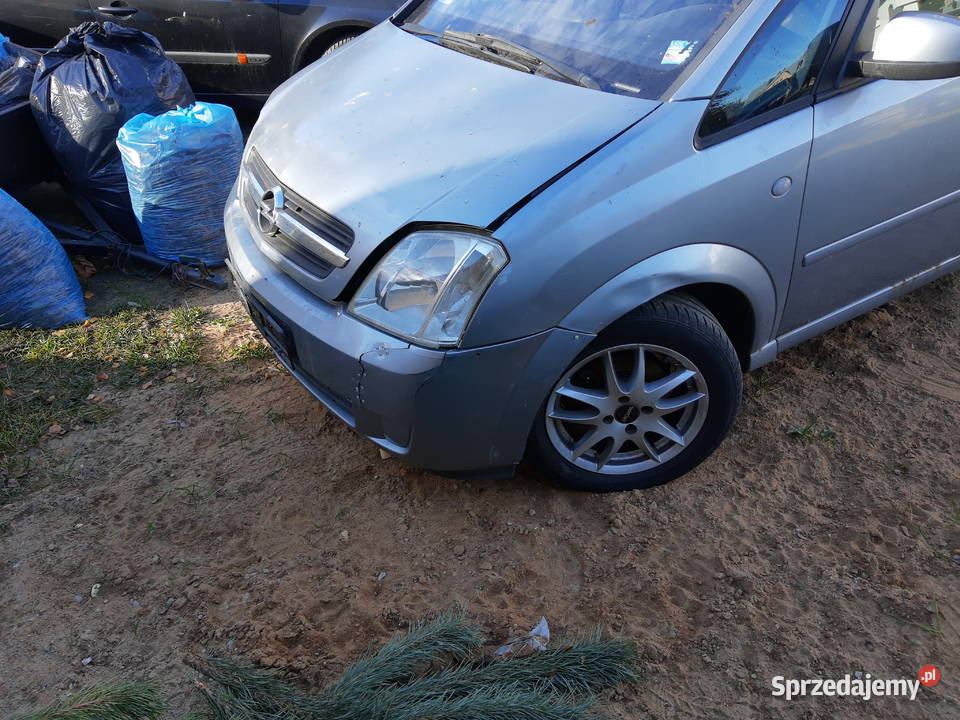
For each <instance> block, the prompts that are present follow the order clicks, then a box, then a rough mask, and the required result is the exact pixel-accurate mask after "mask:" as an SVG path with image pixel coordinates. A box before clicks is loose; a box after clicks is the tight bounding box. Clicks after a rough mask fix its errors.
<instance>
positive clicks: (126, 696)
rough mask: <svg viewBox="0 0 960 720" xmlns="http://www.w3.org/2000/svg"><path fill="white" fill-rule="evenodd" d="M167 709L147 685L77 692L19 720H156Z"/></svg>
mask: <svg viewBox="0 0 960 720" xmlns="http://www.w3.org/2000/svg"><path fill="white" fill-rule="evenodd" d="M166 709H167V704H166V703H165V702H164V701H163V700H161V699H160V695H159V693H157V690H156V688H155V687H153V686H152V685H150V684H149V683H123V684H121V685H111V686H110V687H102V688H100V687H92V688H87V689H86V690H80V691H79V692H76V693H74V694H73V695H71V696H69V697H68V698H67V699H66V700H63V701H61V702H59V703H57V704H56V705H53V706H52V707H49V708H47V709H46V710H41V711H40V712H35V713H31V714H30V715H24V716H23V717H21V718H19V719H18V720H157V719H158V718H159V717H161V716H162V715H163V713H164V712H165V711H166Z"/></svg>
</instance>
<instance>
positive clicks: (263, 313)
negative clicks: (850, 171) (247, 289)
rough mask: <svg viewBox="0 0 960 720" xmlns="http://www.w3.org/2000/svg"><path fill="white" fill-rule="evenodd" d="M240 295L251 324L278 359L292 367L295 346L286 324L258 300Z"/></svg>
mask: <svg viewBox="0 0 960 720" xmlns="http://www.w3.org/2000/svg"><path fill="white" fill-rule="evenodd" d="M241 295H242V297H243V301H244V305H246V306H247V312H248V313H249V314H250V319H251V320H253V324H254V325H256V326H257V329H258V330H259V331H260V334H261V335H263V337H264V339H265V340H266V341H267V343H268V344H269V345H270V347H271V348H273V351H274V352H275V353H276V354H277V355H278V356H279V357H280V359H281V360H282V361H283V362H284V363H285V364H287V365H289V366H291V367H292V366H293V363H294V361H295V360H296V357H297V354H296V346H295V345H294V342H293V338H292V337H291V335H290V331H289V330H288V329H287V327H286V325H284V324H283V323H282V322H280V321H279V320H277V319H276V318H275V317H273V315H272V314H270V311H269V310H267V309H266V308H265V307H264V306H263V305H262V304H261V303H260V301H259V300H257V299H256V298H254V297H251V296H249V295H246V294H241Z"/></svg>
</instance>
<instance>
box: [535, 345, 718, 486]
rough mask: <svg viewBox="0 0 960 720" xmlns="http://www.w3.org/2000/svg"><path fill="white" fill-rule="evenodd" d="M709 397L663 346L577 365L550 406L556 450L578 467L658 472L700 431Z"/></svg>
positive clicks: (689, 368) (622, 349)
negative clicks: (655, 468) (655, 469)
mask: <svg viewBox="0 0 960 720" xmlns="http://www.w3.org/2000/svg"><path fill="white" fill-rule="evenodd" d="M708 402H709V397H708V391H707V383H706V381H705V380H704V377H703V374H702V373H701V372H700V370H699V369H698V368H697V367H696V365H694V364H693V363H692V362H691V361H690V360H689V359H688V358H686V357H684V356H683V355H682V354H680V353H678V352H676V351H675V350H671V349H669V348H665V347H661V346H658V345H643V344H633V345H620V346H617V347H612V348H607V349H604V350H600V351H598V352H596V353H594V354H592V355H590V356H589V357H587V358H585V359H584V360H582V361H580V362H579V363H577V364H576V365H574V366H573V367H572V368H571V369H570V370H569V371H568V372H567V373H566V375H564V377H563V378H561V380H560V382H558V383H557V385H556V386H555V387H554V389H553V392H552V393H551V395H550V399H549V400H548V402H547V406H546V418H545V420H546V424H547V435H548V436H549V438H550V441H551V443H552V444H553V447H554V449H556V451H557V452H558V453H559V454H560V455H561V456H562V457H563V458H565V459H566V460H567V461H568V462H571V463H573V464H574V465H576V466H577V467H580V468H583V469H585V470H589V471H592V472H596V473H600V474H604V475H626V474H631V473H639V472H643V471H645V470H649V469H652V468H654V467H658V466H660V465H662V464H663V463H665V462H667V461H668V460H670V459H672V458H674V457H676V456H677V455H679V454H680V453H681V452H683V450H684V448H686V447H688V446H689V445H690V443H691V442H692V441H693V440H694V438H695V437H696V436H697V434H698V433H699V432H700V430H701V428H702V427H703V423H704V420H705V419H706V416H707V407H708Z"/></svg>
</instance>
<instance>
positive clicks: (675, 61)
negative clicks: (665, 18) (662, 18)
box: [660, 40, 697, 65]
mask: <svg viewBox="0 0 960 720" xmlns="http://www.w3.org/2000/svg"><path fill="white" fill-rule="evenodd" d="M696 44H697V43H696V42H695V41H694V42H691V41H690V40H673V41H672V42H671V43H670V46H669V47H668V48H667V51H666V52H665V53H664V54H663V60H661V61H660V64H661V65H682V64H683V63H685V62H686V61H687V58H689V57H690V54H691V53H692V52H693V48H694V46H695V45H696Z"/></svg>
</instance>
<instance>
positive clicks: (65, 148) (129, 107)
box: [30, 22, 194, 240]
mask: <svg viewBox="0 0 960 720" xmlns="http://www.w3.org/2000/svg"><path fill="white" fill-rule="evenodd" d="M193 101H194V97H193V92H192V91H191V90H190V84H189V83H188V82H187V78H186V76H185V75H184V74H183V71H182V70H181V69H180V66H178V65H177V64H176V63H175V62H174V61H173V60H171V59H170V58H168V57H167V56H166V55H165V54H164V52H163V49H162V48H161V47H160V43H159V42H158V41H157V39H156V38H155V37H153V36H152V35H148V34H147V33H145V32H141V31H140V30H136V29H134V28H129V27H121V26H120V25H117V24H115V23H110V22H107V23H102V24H101V23H96V22H87V23H84V24H83V25H80V26H78V27H75V28H72V29H71V30H70V32H69V33H68V34H67V36H66V37H65V38H63V40H61V41H60V42H59V43H57V45H56V47H54V48H52V49H51V50H48V51H47V52H46V53H44V54H43V56H42V57H41V58H40V62H39V64H38V66H37V73H36V75H35V76H34V80H33V87H32V89H31V92H30V102H31V105H32V107H33V114H34V117H35V118H36V120H37V125H38V126H39V128H40V132H41V133H42V134H43V137H44V139H45V140H46V141H47V145H49V146H50V149H51V150H52V151H53V154H54V156H55V157H56V158H57V162H59V163H60V167H62V168H63V171H64V173H66V175H67V178H68V179H69V180H70V181H71V183H72V184H73V185H74V186H75V187H76V189H77V190H79V191H80V194H81V195H82V196H83V197H85V198H86V199H87V200H89V201H90V202H91V203H92V204H93V206H94V207H95V208H96V209H97V210H98V211H99V212H100V214H101V215H103V217H104V219H105V220H106V221H107V222H108V223H109V224H110V227H112V228H113V229H114V230H115V231H116V232H118V233H120V234H121V235H124V236H126V237H127V238H129V239H130V240H136V239H137V234H138V233H137V222H136V220H135V219H134V217H133V212H132V211H131V209H130V196H129V195H128V194H127V179H126V177H124V174H123V163H122V162H121V161H120V153H119V152H117V132H119V130H120V128H121V127H123V124H124V123H125V122H127V121H128V120H129V119H130V118H132V117H134V116H135V115H139V114H140V113H150V114H152V115H159V114H160V113H164V112H166V111H167V110H173V109H174V108H177V107H186V106H188V105H190V104H191V103H192V102H193Z"/></svg>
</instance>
